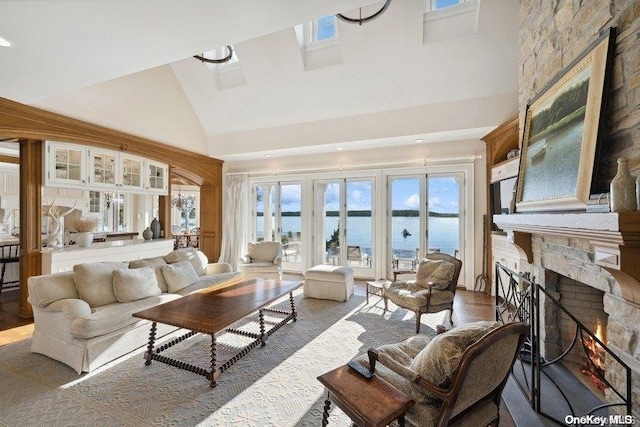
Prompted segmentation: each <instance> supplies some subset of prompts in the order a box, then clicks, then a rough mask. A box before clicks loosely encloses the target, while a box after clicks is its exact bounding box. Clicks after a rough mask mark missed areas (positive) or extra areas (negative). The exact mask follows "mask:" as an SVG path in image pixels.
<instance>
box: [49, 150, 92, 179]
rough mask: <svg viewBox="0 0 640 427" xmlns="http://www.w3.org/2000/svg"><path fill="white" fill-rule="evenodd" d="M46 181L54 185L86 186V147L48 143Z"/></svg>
mask: <svg viewBox="0 0 640 427" xmlns="http://www.w3.org/2000/svg"><path fill="white" fill-rule="evenodd" d="M47 150H48V156H49V161H48V169H47V176H46V181H47V182H50V183H54V184H69V185H74V186H78V185H80V186H82V185H86V183H87V180H86V172H85V171H86V169H85V168H86V161H87V157H86V156H87V150H86V147H83V146H80V145H74V144H62V143H55V142H48V143H47Z"/></svg>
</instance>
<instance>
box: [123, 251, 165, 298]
mask: <svg viewBox="0 0 640 427" xmlns="http://www.w3.org/2000/svg"><path fill="white" fill-rule="evenodd" d="M163 265H167V262H166V261H165V260H164V257H161V256H158V257H154V258H144V259H137V260H135V261H129V268H140V267H147V266H149V267H153V269H154V271H155V274H156V280H157V281H158V287H159V288H160V290H161V291H162V292H167V291H168V288H167V282H166V281H165V280H164V276H163V275H162V266H163Z"/></svg>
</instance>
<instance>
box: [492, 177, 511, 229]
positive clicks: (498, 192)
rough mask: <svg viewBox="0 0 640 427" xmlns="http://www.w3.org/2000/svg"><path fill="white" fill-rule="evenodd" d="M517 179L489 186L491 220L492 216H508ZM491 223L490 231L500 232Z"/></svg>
mask: <svg viewBox="0 0 640 427" xmlns="http://www.w3.org/2000/svg"><path fill="white" fill-rule="evenodd" d="M516 179H517V177H515V176H514V177H512V178H507V179H503V180H501V181H496V182H494V183H492V184H491V194H490V195H489V197H490V198H491V218H493V215H500V214H508V213H509V212H510V209H511V205H512V201H513V198H514V197H515V191H516V188H515V187H516ZM491 222H492V226H491V229H492V230H493V231H500V229H499V228H498V227H497V226H496V225H495V224H494V223H493V220H492V221H491Z"/></svg>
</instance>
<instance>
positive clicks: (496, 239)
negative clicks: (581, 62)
mask: <svg viewBox="0 0 640 427" xmlns="http://www.w3.org/2000/svg"><path fill="white" fill-rule="evenodd" d="M491 245H492V253H491V256H492V263H491V265H492V268H493V273H494V274H495V271H496V270H495V268H496V263H498V262H499V263H500V264H502V265H504V266H505V267H507V268H508V269H510V270H512V271H515V272H516V273H518V272H519V271H520V253H519V252H518V249H516V247H515V246H514V245H513V244H512V243H510V242H509V241H508V240H507V236H505V235H503V234H492V235H491ZM500 273H501V276H502V283H503V284H504V285H505V289H506V286H507V285H508V284H509V282H508V279H507V276H506V274H504V271H502V270H500ZM491 295H495V280H494V283H492V284H491Z"/></svg>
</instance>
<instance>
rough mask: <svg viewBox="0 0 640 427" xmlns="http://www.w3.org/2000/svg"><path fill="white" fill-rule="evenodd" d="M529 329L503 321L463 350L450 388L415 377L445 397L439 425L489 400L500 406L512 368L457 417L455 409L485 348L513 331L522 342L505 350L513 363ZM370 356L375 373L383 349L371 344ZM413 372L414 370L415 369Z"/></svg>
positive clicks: (445, 424) (371, 369)
mask: <svg viewBox="0 0 640 427" xmlns="http://www.w3.org/2000/svg"><path fill="white" fill-rule="evenodd" d="M528 333H529V325H528V324H526V323H509V324H506V325H503V326H501V327H499V328H497V329H495V330H493V331H491V332H489V333H488V334H486V335H485V336H484V337H482V338H481V339H480V340H478V341H477V342H475V343H474V344H472V345H471V346H469V347H468V348H467V349H466V350H465V352H464V353H463V354H462V357H461V359H460V364H459V365H458V368H457V369H456V371H455V373H454V376H453V378H452V381H451V385H450V386H449V387H448V388H446V389H445V388H442V387H439V386H437V385H435V384H433V383H431V382H429V381H427V380H425V379H424V378H422V377H421V376H419V375H418V376H417V378H415V379H414V380H413V381H414V382H415V383H416V384H418V385H419V386H420V387H422V388H424V389H425V391H428V392H430V393H432V394H434V395H436V396H438V397H439V398H440V399H441V400H442V405H441V406H440V410H439V413H438V418H437V421H436V424H435V425H436V426H447V425H450V424H454V423H456V422H458V421H459V420H460V419H462V418H464V417H465V416H466V415H467V414H469V413H471V412H473V411H474V410H475V409H476V408H478V407H479V406H481V405H482V404H484V403H485V402H488V401H493V403H494V404H495V405H496V406H497V407H498V408H499V407H500V398H501V396H502V391H503V390H504V386H505V384H506V383H507V380H508V378H509V373H510V371H511V370H509V371H508V372H507V373H506V375H505V376H504V378H503V379H502V380H501V381H500V383H499V384H498V385H497V386H496V387H495V388H494V389H493V390H491V391H490V392H489V393H487V394H485V395H483V396H479V397H478V399H477V400H476V401H475V402H474V403H472V404H471V405H469V406H468V407H466V408H464V409H463V410H462V411H461V412H460V413H458V414H456V416H455V417H452V416H451V415H452V413H453V410H454V408H455V405H456V401H457V399H458V397H459V395H460V393H461V391H462V389H463V387H464V384H465V380H466V379H467V373H468V371H469V369H470V367H471V366H472V364H473V363H474V361H475V359H476V358H477V357H478V356H480V355H481V354H482V353H483V352H485V351H486V350H487V349H488V348H490V347H491V346H492V345H493V344H495V343H496V342H498V341H500V340H502V339H505V338H506V337H508V336H509V335H514V334H515V335H519V338H518V345H517V347H516V348H514V349H513V353H509V354H504V357H509V358H511V363H510V366H513V364H514V363H515V361H516V358H517V357H518V354H519V352H520V348H521V347H522V344H523V342H524V340H525V337H526V336H527V334H528ZM367 354H368V356H369V370H370V371H371V372H372V373H373V372H375V367H376V363H378V362H379V363H382V362H380V361H379V352H378V350H377V349H375V348H370V349H369V350H368V351H367ZM385 366H386V367H387V368H389V369H391V370H392V371H394V372H395V373H396V374H398V375H401V376H403V377H406V373H403V372H399V371H398V370H396V369H394V367H393V366H387V365H385ZM412 372H413V371H412ZM499 420H500V416H499V413H498V416H497V418H496V419H495V420H493V421H492V422H491V424H490V425H495V426H497V425H498V423H499Z"/></svg>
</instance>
